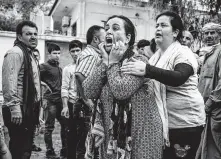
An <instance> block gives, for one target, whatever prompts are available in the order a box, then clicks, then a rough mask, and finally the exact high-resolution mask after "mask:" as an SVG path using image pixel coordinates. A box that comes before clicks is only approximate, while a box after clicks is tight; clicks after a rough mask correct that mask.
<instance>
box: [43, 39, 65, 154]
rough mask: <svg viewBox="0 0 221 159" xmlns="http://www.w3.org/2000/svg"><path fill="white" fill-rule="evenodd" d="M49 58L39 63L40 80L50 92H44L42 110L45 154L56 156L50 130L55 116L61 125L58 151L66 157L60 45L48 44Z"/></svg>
mask: <svg viewBox="0 0 221 159" xmlns="http://www.w3.org/2000/svg"><path fill="white" fill-rule="evenodd" d="M48 53H49V60H48V61H47V62H46V63H43V64H41V65H40V74H41V81H43V82H44V83H46V84H47V85H48V86H49V88H50V89H51V91H52V92H50V93H48V94H47V93H46V94H45V98H46V99H47V107H46V108H45V110H44V115H45V135H44V139H45V143H46V149H47V151H46V156H47V157H53V158H57V157H58V156H57V155H56V154H55V152H54V149H53V143H52V132H53V130H54V124H55V118H56V119H57V120H58V122H59V123H60V125H61V142H62V149H61V151H60V156H61V157H66V131H67V128H66V124H65V119H64V118H63V117H61V111H62V100H61V83H62V69H61V67H59V59H60V53H61V50H60V47H59V46H58V45H56V44H53V43H50V44H49V45H48Z"/></svg>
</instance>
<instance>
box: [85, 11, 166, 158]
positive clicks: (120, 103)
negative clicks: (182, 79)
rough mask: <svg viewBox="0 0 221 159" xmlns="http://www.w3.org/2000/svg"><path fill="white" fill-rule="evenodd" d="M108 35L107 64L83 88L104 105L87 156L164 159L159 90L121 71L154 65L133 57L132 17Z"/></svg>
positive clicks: (115, 19)
mask: <svg viewBox="0 0 221 159" xmlns="http://www.w3.org/2000/svg"><path fill="white" fill-rule="evenodd" d="M105 30H106V37H105V43H103V44H101V45H100V49H101V55H102V60H101V61H100V63H99V64H98V65H97V68H96V69H95V71H94V72H93V73H92V75H91V76H90V77H88V78H87V79H86V80H85V81H84V83H83V87H84V93H85V95H86V96H87V98H93V99H98V100H97V107H96V109H95V110H94V115H93V116H94V118H93V120H92V124H93V125H92V130H91V132H90V133H89V135H88V138H87V153H86V155H85V156H86V158H90V157H91V156H92V155H93V151H92V150H93V146H94V147H100V148H101V151H100V152H101V153H100V158H101V159H116V158H118V159H161V158H162V152H163V133H162V122H161V119H160V114H159V111H158V109H157V105H156V102H155V100H154V92H153V89H152V88H153V85H152V83H151V82H149V81H147V80H146V79H145V78H144V77H138V76H134V75H128V74H124V73H122V72H121V71H120V67H121V66H122V64H123V63H124V62H125V61H130V60H131V58H135V59H137V60H141V61H143V62H147V60H148V59H147V58H145V57H144V56H142V55H138V54H135V53H134V52H133V45H134V41H135V27H134V25H133V23H132V22H131V21H130V20H129V19H128V18H127V17H124V16H116V15H115V16H112V17H110V18H108V20H107V24H106V26H105ZM90 141H92V142H90Z"/></svg>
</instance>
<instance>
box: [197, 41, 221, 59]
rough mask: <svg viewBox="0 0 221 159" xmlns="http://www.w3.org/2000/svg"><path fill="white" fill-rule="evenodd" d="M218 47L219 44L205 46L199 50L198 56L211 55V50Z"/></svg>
mask: <svg viewBox="0 0 221 159" xmlns="http://www.w3.org/2000/svg"><path fill="white" fill-rule="evenodd" d="M218 45H220V43H218V44H215V45H212V46H205V47H203V48H201V49H200V53H199V55H201V56H202V55H205V54H208V53H211V52H212V50H213V49H214V48H215V47H216V46H218Z"/></svg>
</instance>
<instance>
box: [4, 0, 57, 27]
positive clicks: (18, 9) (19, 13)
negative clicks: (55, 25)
mask: <svg viewBox="0 0 221 159" xmlns="http://www.w3.org/2000/svg"><path fill="white" fill-rule="evenodd" d="M54 1H55V0H0V30H4V31H15V28H16V26H17V24H18V23H19V22H20V21H22V20H29V16H30V12H34V9H35V8H36V7H38V8H39V9H40V10H42V11H43V12H44V13H46V12H47V11H49V9H50V7H49V6H48V4H50V3H51V4H53V2H54ZM46 14H47V13H46Z"/></svg>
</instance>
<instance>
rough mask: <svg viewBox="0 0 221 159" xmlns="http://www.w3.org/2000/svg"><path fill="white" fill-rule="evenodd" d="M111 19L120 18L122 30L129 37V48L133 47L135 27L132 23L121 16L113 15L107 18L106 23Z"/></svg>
mask: <svg viewBox="0 0 221 159" xmlns="http://www.w3.org/2000/svg"><path fill="white" fill-rule="evenodd" d="M113 18H120V19H122V20H123V21H124V29H125V32H126V35H128V34H130V35H131V39H130V41H129V46H133V45H134V42H135V37H136V29H135V26H134V24H133V23H132V21H131V20H130V19H129V18H127V17H125V16H123V15H113V16H111V17H109V18H108V19H107V21H109V20H110V19H113Z"/></svg>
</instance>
